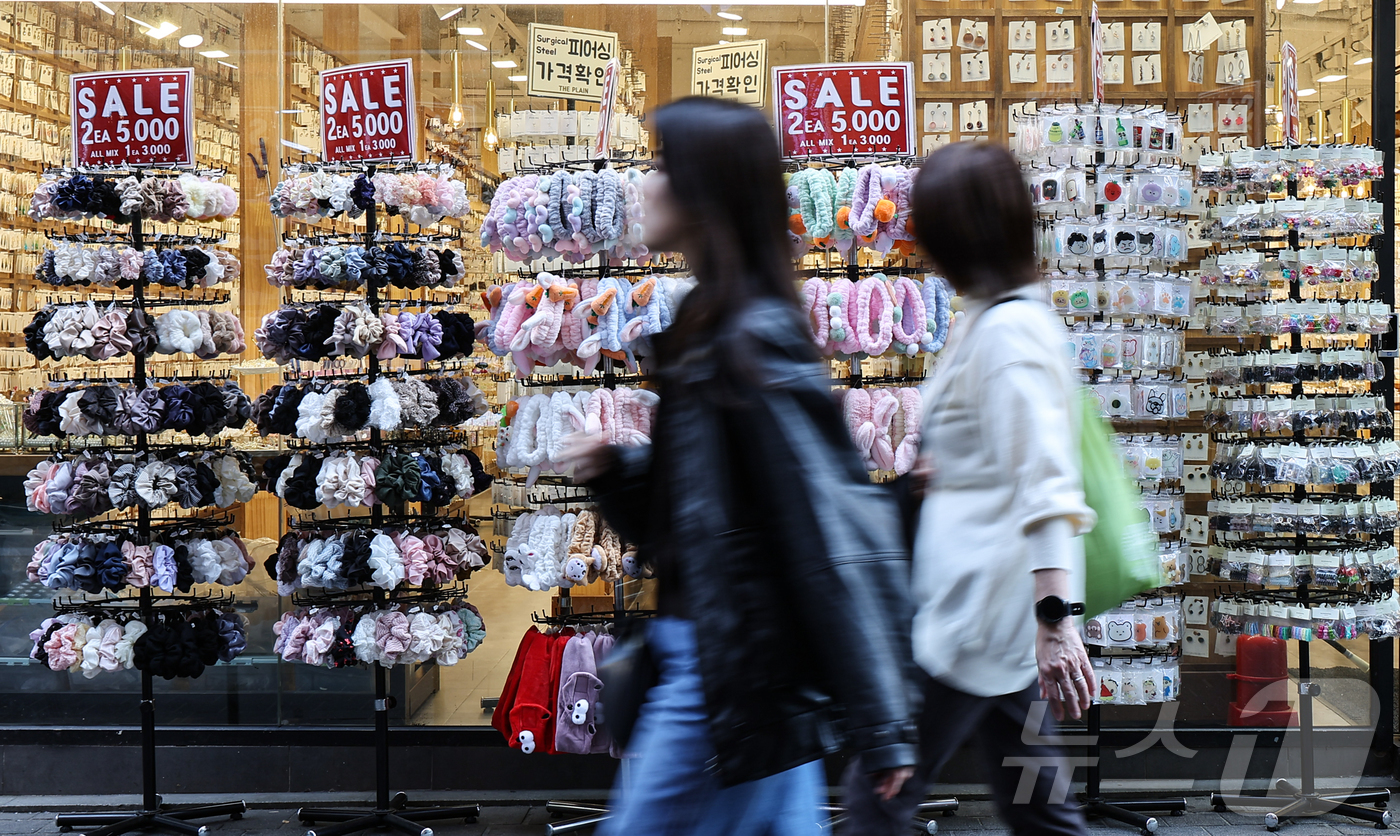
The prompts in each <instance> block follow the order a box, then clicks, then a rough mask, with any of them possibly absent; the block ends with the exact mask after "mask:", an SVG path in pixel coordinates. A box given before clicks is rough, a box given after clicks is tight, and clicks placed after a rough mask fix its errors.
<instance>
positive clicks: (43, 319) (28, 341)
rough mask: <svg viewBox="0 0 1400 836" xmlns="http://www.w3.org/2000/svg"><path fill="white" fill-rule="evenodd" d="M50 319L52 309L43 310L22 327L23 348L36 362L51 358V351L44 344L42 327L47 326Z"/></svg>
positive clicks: (46, 344) (47, 345)
mask: <svg viewBox="0 0 1400 836" xmlns="http://www.w3.org/2000/svg"><path fill="white" fill-rule="evenodd" d="M50 319H53V308H44V309H43V310H42V311H39V312H38V313H36V314H34V318H33V319H31V320H29V324H28V325H26V326H24V347H25V348H27V349H29V353H30V354H33V355H34V359H36V360H47V359H49V358H50V357H52V356H53V349H51V348H49V344H48V343H46V342H44V326H45V325H48V324H49V320H50Z"/></svg>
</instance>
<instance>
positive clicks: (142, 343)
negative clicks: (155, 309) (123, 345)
mask: <svg viewBox="0 0 1400 836" xmlns="http://www.w3.org/2000/svg"><path fill="white" fill-rule="evenodd" d="M126 336H127V339H129V340H131V353H132V354H134V355H138V356H141V357H150V356H151V355H152V354H154V353H155V351H156V346H157V345H158V344H159V343H160V337H159V336H158V335H157V334H156V324H155V322H153V321H152V320H151V317H150V316H149V315H148V314H147V313H146V312H145V311H143V310H141V309H140V308H132V309H131V311H130V312H129V313H128V314H127V315H126Z"/></svg>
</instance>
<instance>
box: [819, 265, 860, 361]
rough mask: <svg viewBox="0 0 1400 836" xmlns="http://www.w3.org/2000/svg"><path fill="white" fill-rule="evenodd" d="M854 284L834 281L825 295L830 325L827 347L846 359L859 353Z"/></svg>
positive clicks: (842, 280) (846, 281)
mask: <svg viewBox="0 0 1400 836" xmlns="http://www.w3.org/2000/svg"><path fill="white" fill-rule="evenodd" d="M856 295H857V294H856V283H855V282H853V281H851V280H850V279H836V280H835V281H833V282H832V283H831V288H830V292H829V293H827V297H826V299H827V305H828V308H827V313H828V315H829V321H830V324H831V338H830V340H829V341H828V345H829V346H830V348H831V351H832V352H833V353H835V354H840V355H843V356H846V357H850V356H853V355H855V354H859V353H860V350H861V348H860V335H859V333H858V332H857V330H856V326H855V321H856V318H857V314H856V309H857V305H856Z"/></svg>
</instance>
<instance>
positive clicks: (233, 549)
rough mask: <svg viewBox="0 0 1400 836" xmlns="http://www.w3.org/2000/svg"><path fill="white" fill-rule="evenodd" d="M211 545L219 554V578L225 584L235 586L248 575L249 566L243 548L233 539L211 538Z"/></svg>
mask: <svg viewBox="0 0 1400 836" xmlns="http://www.w3.org/2000/svg"><path fill="white" fill-rule="evenodd" d="M209 546H210V547H211V548H213V549H214V553H215V554H217V555H218V556H219V579H218V582H219V583H220V584H223V585H224V586H233V585H234V584H237V583H239V582H241V581H242V580H243V579H244V578H246V577H247V576H248V570H249V568H251V567H249V566H248V563H247V561H246V560H245V559H244V557H243V550H242V549H240V548H238V545H237V544H236V543H234V542H233V540H232V539H230V538H228V537H224V538H223V539H220V540H210V541H209Z"/></svg>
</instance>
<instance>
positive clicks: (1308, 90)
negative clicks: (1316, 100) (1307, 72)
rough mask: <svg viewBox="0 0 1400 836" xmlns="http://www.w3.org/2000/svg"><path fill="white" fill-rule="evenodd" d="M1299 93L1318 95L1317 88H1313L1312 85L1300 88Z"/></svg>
mask: <svg viewBox="0 0 1400 836" xmlns="http://www.w3.org/2000/svg"><path fill="white" fill-rule="evenodd" d="M1298 95H1299V96H1316V95H1317V90H1315V89H1313V88H1311V87H1304V88H1303V89H1302V90H1299V91H1298Z"/></svg>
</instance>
